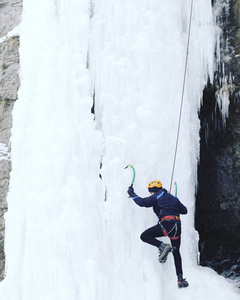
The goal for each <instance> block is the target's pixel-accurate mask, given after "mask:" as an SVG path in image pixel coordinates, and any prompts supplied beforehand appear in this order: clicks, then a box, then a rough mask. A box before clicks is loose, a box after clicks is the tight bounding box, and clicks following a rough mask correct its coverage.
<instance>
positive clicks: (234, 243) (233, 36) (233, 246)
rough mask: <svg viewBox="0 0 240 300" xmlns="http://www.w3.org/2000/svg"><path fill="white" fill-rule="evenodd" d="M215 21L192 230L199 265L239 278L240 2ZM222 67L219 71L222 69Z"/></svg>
mask: <svg viewBox="0 0 240 300" xmlns="http://www.w3.org/2000/svg"><path fill="white" fill-rule="evenodd" d="M214 2H215V3H214V4H216V3H217V2H218V4H219V2H221V3H222V5H223V6H224V7H223V9H222V13H221V15H220V16H219V19H218V25H219V26H220V27H221V29H222V33H221V62H223V64H221V65H220V66H219V68H218V71H217V72H216V74H215V80H214V84H213V85H211V84H208V86H207V87H206V88H205V91H204V95H203V106H202V108H201V111H200V115H199V117H200V119H201V132H200V136H201V146H200V164H199V169H198V183H199V185H198V192H197V203H196V218H195V223H196V229H197V230H198V232H199V235H200V242H199V250H200V254H201V255H200V264H201V265H204V266H210V267H212V268H213V269H215V270H216V271H217V272H218V273H220V274H223V275H224V276H226V277H230V278H237V277H240V249H239V245H240V97H239V96H240V82H239V79H240V1H239V0H232V1H230V2H229V6H227V5H226V2H227V1H214ZM223 65H224V67H223ZM223 84H225V88H227V90H228V93H229V96H230V97H229V98H230V104H229V113H228V116H227V117H226V121H224V120H223V117H222V114H221V109H222V108H221V107H220V108H219V106H218V104H217V102H216V92H217V91H218V90H219V89H220V88H221V87H222V86H223Z"/></svg>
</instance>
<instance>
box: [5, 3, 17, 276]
mask: <svg viewBox="0 0 240 300" xmlns="http://www.w3.org/2000/svg"><path fill="white" fill-rule="evenodd" d="M21 13H22V0H14V1H13V0H5V1H4V0H3V1H1V2H0V280H2V279H3V278H4V269H5V254H4V230H5V228H4V213H5V211H6V209H7V203H6V196H7V192H8V184H9V174H10V170H11V161H10V143H9V141H10V136H11V127H12V109H13V105H14V102H15V101H16V100H17V91H18V88H19V85H20V81H19V76H18V71H19V51H18V49H19V36H18V35H16V34H14V33H12V34H11V33H10V32H11V31H12V30H13V29H14V28H15V27H16V26H17V25H18V24H19V23H20V20H21ZM9 33H10V34H9Z"/></svg>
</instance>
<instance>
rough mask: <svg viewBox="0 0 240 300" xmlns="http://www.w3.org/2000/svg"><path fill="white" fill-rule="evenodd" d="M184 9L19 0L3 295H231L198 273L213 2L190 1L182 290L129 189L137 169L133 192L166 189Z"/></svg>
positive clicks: (180, 171)
mask: <svg viewBox="0 0 240 300" xmlns="http://www.w3.org/2000/svg"><path fill="white" fill-rule="evenodd" d="M189 15H190V1H189V0H188V1H186V0H182V1H179V0H172V1H171V3H170V2H169V1H166V0H162V1H157V0H138V1H136V0H128V1H127V0H121V1H118V0H117V1H110V0H104V1H103V0H102V1H100V0H96V1H94V2H93V1H90V2H89V1H84V0H83V1H80V0H79V1H78V0H75V1H67V0H59V1H49V0H42V1H36V0H24V1H23V21H22V25H21V48H20V57H21V88H20V90H19V100H18V102H17V103H16V106H15V107H14V112H13V121H14V123H13V130H12V173H11V181H10V191H9V195H8V204H9V210H8V213H7V214H6V249H5V250H6V256H7V269H6V279H5V280H4V281H3V282H2V283H1V286H0V297H1V299H4V300H10V299H11V300H20V299H21V300H32V299H34V300H43V299H44V300H45V299H46V300H55V299H58V300H69V299H71V300H72V299H76V300H79V299H81V300H89V299H91V300H96V299H98V300H100V299H101V300H113V299H114V300H118V299H119V300H123V299H126V300H128V299H139V300H141V299H150V298H153V297H154V298H156V299H157V298H158V299H160V298H161V299H168V300H169V299H176V297H178V299H185V300H186V299H191V300H192V299H213V296H215V294H216V293H218V294H217V298H218V299H226V297H229V295H230V296H231V297H232V298H231V299H232V300H234V299H235V298H234V297H235V295H236V294H234V293H233V292H232V291H231V290H230V288H229V287H228V285H227V283H226V282H225V281H224V280H223V279H221V278H220V277H218V276H216V275H215V273H213V272H211V271H209V270H208V269H202V268H197V267H196V265H197V234H196V232H195V230H194V224H193V219H194V196H195V194H194V192H195V184H196V167H197V158H198V151H199V146H198V143H199V136H198V131H199V121H198V117H197V112H198V108H199V105H200V101H201V95H202V89H203V87H204V84H205V83H206V81H207V77H208V76H210V78H212V77H213V75H212V74H213V69H214V66H213V55H214V47H215V40H214V25H213V22H212V14H211V1H210V0H195V1H194V11H193V24H192V38H191V43H190V53H189V67H188V75H187V85H186V92H185V99H184V107H183V119H182V124H181V135H180V143H179V149H178V156H177V163H176V171H175V176H174V180H177V182H178V187H179V188H178V196H179V197H180V199H181V201H182V202H183V203H184V204H185V205H186V206H187V207H188V209H189V214H188V216H187V217H183V244H182V256H183V267H184V270H185V276H186V277H187V278H188V280H189V283H190V287H189V289H187V290H186V291H183V293H179V291H178V289H177V285H176V278H175V271H174V267H173V259H172V257H170V258H169V260H168V262H167V263H166V264H165V265H164V266H161V265H159V264H158V261H157V250H156V249H153V248H152V247H150V246H149V245H146V244H143V243H142V242H141V241H140V239H139V235H140V233H141V232H142V231H143V230H145V229H146V228H147V227H150V226H152V225H155V224H156V222H157V220H156V217H155V216H154V215H153V213H152V211H151V209H143V208H139V207H137V206H136V205H135V204H134V203H133V202H132V201H131V200H130V199H129V198H128V196H127V194H126V190H127V188H128V185H129V184H130V182H131V176H132V174H131V172H130V170H129V169H127V170H124V167H125V166H126V165H127V164H129V163H131V164H133V165H134V166H135V168H136V171H137V177H136V183H135V185H134V188H135V191H136V192H137V193H139V194H141V195H143V196H144V195H147V184H148V182H149V181H150V180H152V179H156V178H159V179H160V180H161V181H162V182H163V185H164V186H165V187H166V188H167V189H168V188H169V184H170V177H171V171H172V163H173V155H174V146H175V141H176V132H177V123H178V115H179V106H180V97H181V89H182V80H183V71H184V62H185V54H186V44H187V29H188V22H189ZM203 41H204V42H203ZM93 98H94V101H93ZM93 102H94V109H93V107H92V106H93ZM91 111H94V112H95V115H93V114H92V113H91ZM208 278H209V280H206V279H208ZM201 279H204V280H202V281H203V284H202V285H201V286H199V280H201ZM209 295H210V296H209ZM195 296H196V297H195ZM194 297H195V298H194ZM201 297H202V298H201ZM223 297H224V298H223ZM228 299H230V298H228Z"/></svg>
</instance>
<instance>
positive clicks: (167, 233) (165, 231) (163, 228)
mask: <svg viewBox="0 0 240 300" xmlns="http://www.w3.org/2000/svg"><path fill="white" fill-rule="evenodd" d="M166 220H167V221H169V220H177V221H181V220H180V218H179V217H178V216H165V217H163V218H162V219H161V221H159V222H158V224H159V225H160V226H161V228H162V231H163V234H164V236H166V237H169V238H170V240H178V239H179V238H180V236H179V235H177V231H178V228H177V222H176V223H175V224H174V225H173V227H172V229H171V230H170V231H169V232H167V230H166V228H165V227H164V226H163V225H162V222H163V221H166ZM173 230H174V234H173V236H169V235H170V233H171V232H172V231H173Z"/></svg>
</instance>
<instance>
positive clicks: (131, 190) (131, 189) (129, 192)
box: [127, 185, 134, 197]
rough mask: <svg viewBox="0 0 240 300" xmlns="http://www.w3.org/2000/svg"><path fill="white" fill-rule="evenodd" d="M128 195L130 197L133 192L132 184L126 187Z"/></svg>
mask: <svg viewBox="0 0 240 300" xmlns="http://www.w3.org/2000/svg"><path fill="white" fill-rule="evenodd" d="M127 192H128V195H129V196H130V197H131V195H132V194H134V189H133V186H132V185H130V187H129V188H128V191H127Z"/></svg>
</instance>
